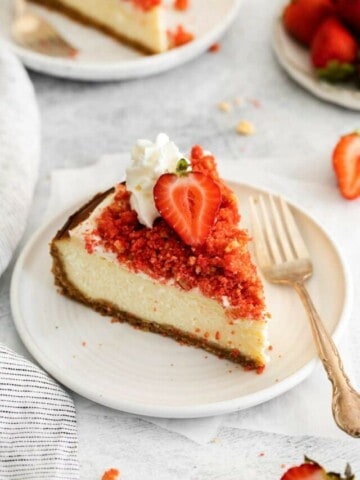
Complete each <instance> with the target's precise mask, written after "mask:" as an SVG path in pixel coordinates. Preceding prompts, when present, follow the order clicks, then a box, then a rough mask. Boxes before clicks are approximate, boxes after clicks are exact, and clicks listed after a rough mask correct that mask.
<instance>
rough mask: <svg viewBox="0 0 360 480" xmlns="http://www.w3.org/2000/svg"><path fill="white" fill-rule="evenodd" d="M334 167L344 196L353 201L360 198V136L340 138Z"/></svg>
mask: <svg viewBox="0 0 360 480" xmlns="http://www.w3.org/2000/svg"><path fill="white" fill-rule="evenodd" d="M333 166H334V170H335V174H336V177H337V179H338V182H339V188H340V191H341V193H342V195H343V196H344V197H345V198H347V199H349V200H352V199H354V198H357V197H359V196H360V134H359V133H357V132H354V133H350V134H348V135H344V136H343V137H341V138H340V140H339V142H338V143H337V145H336V147H335V150H334V152H333Z"/></svg>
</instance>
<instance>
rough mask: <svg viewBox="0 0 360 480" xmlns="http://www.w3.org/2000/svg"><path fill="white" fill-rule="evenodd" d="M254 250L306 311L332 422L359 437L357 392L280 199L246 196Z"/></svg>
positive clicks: (266, 272)
mask: <svg viewBox="0 0 360 480" xmlns="http://www.w3.org/2000/svg"><path fill="white" fill-rule="evenodd" d="M250 208H251V220H252V227H253V234H254V240H255V252H256V257H257V260H258V263H259V266H260V268H261V270H262V272H263V273H264V276H265V278H266V279H267V280H268V281H269V282H272V283H278V284H285V285H290V286H292V287H294V288H295V290H296V291H297V293H298V294H299V296H300V298H301V301H302V303H303V305H304V307H305V310H306V312H307V314H308V317H309V320H310V324H311V330H312V333H313V337H314V341H315V344H316V348H317V351H318V355H319V357H320V360H321V361H322V363H323V366H324V368H325V370H326V373H327V376H328V378H329V380H330V382H331V383H332V386H333V397H332V411H333V416H334V419H335V422H336V423H337V425H338V426H339V427H340V428H341V429H342V430H343V431H344V432H346V433H348V434H349V435H351V436H353V437H360V395H359V394H358V393H357V392H356V391H355V389H354V388H353V387H352V386H351V384H350V380H349V378H348V377H347V375H346V374H345V372H344V367H343V364H342V361H341V358H340V355H339V352H338V350H337V348H336V346H335V344H334V342H333V341H332V339H331V337H330V335H329V334H328V332H327V331H326V328H325V326H324V324H323V322H322V321H321V319H320V316H319V314H318V313H317V311H316V309H315V306H314V304H313V302H312V300H311V298H310V295H309V292H308V291H307V289H306V287H305V280H306V279H308V278H309V277H310V276H311V275H312V273H313V267H312V263H311V259H310V254H309V252H308V250H307V248H306V246H305V243H304V241H303V239H302V237H301V234H300V232H299V230H298V227H297V225H296V223H295V220H294V217H293V215H292V213H291V211H290V208H289V206H288V205H287V204H286V202H285V201H284V199H282V198H281V197H280V198H276V197H274V196H272V195H269V199H268V202H267V204H266V202H265V200H264V197H263V196H259V197H258V198H255V197H250Z"/></svg>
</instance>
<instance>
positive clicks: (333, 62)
mask: <svg viewBox="0 0 360 480" xmlns="http://www.w3.org/2000/svg"><path fill="white" fill-rule="evenodd" d="M357 54H358V45H357V42H356V40H355V38H354V37H353V36H352V34H351V33H350V32H349V31H348V30H347V29H346V28H345V27H344V26H343V25H342V24H341V23H340V22H339V20H338V19H337V18H335V17H331V18H328V19H326V20H325V21H324V22H323V23H322V24H321V25H320V27H319V29H318V31H317V32H316V35H315V37H314V40H313V42H312V44H311V61H312V64H313V65H314V67H315V68H316V69H317V70H316V72H317V74H318V76H319V77H320V78H323V79H324V80H328V81H330V82H341V81H343V80H347V79H348V78H350V77H351V76H352V75H354V73H355V63H356V60H357Z"/></svg>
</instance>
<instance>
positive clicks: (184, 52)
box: [0, 0, 242, 81]
mask: <svg viewBox="0 0 360 480" xmlns="http://www.w3.org/2000/svg"><path fill="white" fill-rule="evenodd" d="M241 1H242V0H192V4H191V8H190V9H189V10H188V11H186V12H175V11H174V10H173V9H171V8H169V9H168V13H167V15H168V23H169V26H170V28H171V27H174V26H176V25H178V24H179V23H182V24H184V25H185V26H186V28H187V29H189V30H190V31H191V32H193V33H194V34H195V36H196V39H195V40H194V41H193V42H190V43H189V44H187V45H184V46H183V47H181V48H176V49H174V50H171V51H169V52H166V53H162V54H159V55H149V56H145V55H143V54H141V53H138V52H137V51H136V50H134V49H132V48H129V47H126V46H124V45H121V44H120V43H119V42H117V41H115V40H112V39H111V38H109V37H107V36H106V35H104V34H102V33H99V32H97V31H96V30H93V29H91V28H87V27H83V26H81V25H79V24H77V23H76V22H73V21H72V20H69V19H67V18H66V17H64V16H63V15H60V14H57V13H54V12H51V11H50V10H47V9H46V8H42V7H38V6H35V5H34V6H33V5H31V8H32V9H33V10H34V11H36V12H38V13H40V14H41V15H42V16H43V17H44V18H47V19H48V20H49V21H50V22H51V23H52V24H53V25H54V26H55V27H56V28H57V29H58V30H59V31H60V32H61V33H63V34H64V36H65V38H67V39H68V40H69V41H70V42H71V43H73V45H74V46H76V47H77V48H78V49H79V50H80V54H79V55H78V57H77V58H76V59H60V58H53V57H48V56H46V55H40V54H37V53H34V52H31V51H30V50H26V49H24V48H21V47H19V46H17V45H16V44H14V43H13V42H12V40H11V35H10V25H11V18H12V8H11V6H12V3H11V0H1V5H0V37H1V36H2V37H4V38H5V39H7V40H8V41H9V42H10V43H11V45H12V47H13V49H14V50H15V52H16V53H17V54H18V56H19V57H20V58H21V60H22V61H23V62H24V64H25V65H26V66H27V67H29V68H32V69H33V70H37V71H39V72H43V73H48V74H50V75H55V76H58V77H65V78H73V79H78V80H90V81H102V80H121V79H128V78H138V77H145V76H148V75H153V74H155V73H160V72H163V71H165V70H169V69H171V68H173V67H177V66H179V65H181V64H183V63H185V62H187V61H188V60H191V59H193V58H195V57H196V56H198V55H200V54H201V53H203V52H204V51H205V50H207V49H208V48H209V47H210V46H211V45H212V44H213V43H214V42H216V41H217V40H218V39H219V38H220V36H221V35H222V34H223V33H224V32H225V30H226V29H227V28H228V27H229V26H230V24H231V23H232V21H233V20H234V19H235V17H236V14H237V12H238V9H239V6H240V4H241ZM165 3H167V4H169V5H172V3H173V1H172V0H171V1H170V0H165ZM204 12H205V13H204Z"/></svg>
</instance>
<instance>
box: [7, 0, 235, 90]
mask: <svg viewBox="0 0 360 480" xmlns="http://www.w3.org/2000/svg"><path fill="white" fill-rule="evenodd" d="M231 1H232V6H231V7H230V9H229V11H228V12H227V14H226V15H225V16H224V17H223V19H222V21H221V22H219V23H217V24H215V26H214V27H213V28H212V29H211V30H209V31H207V32H206V33H205V34H204V35H202V36H201V37H199V38H195V39H194V40H193V41H192V42H190V43H188V44H186V45H183V46H182V47H181V48H177V49H173V50H170V51H167V52H164V53H161V54H156V55H148V56H144V57H140V58H138V59H134V60H124V61H120V62H86V63H85V62H84V63H76V62H73V61H72V60H69V59H61V58H54V57H48V56H46V55H42V54H40V53H36V52H32V51H30V50H27V49H24V48H22V47H20V46H18V45H16V43H15V42H13V40H12V39H11V37H9V36H8V35H4V36H3V39H4V40H5V41H6V42H7V43H8V45H9V46H10V47H11V49H12V50H13V51H14V52H15V54H16V55H17V56H18V57H19V58H20V59H21V61H22V62H23V63H24V65H26V66H27V67H28V68H30V69H32V70H34V71H37V72H41V73H45V74H47V75H50V76H55V77H60V78H68V79H73V80H83V81H92V82H102V81H114V80H127V79H133V78H141V77H147V76H150V75H156V74H158V73H162V72H165V71H168V70H171V69H172V68H175V67H178V66H180V65H183V64H184V63H186V62H188V61H190V60H193V59H194V58H195V57H197V56H199V55H201V54H202V53H203V52H205V50H206V49H208V48H209V46H211V45H212V44H213V43H215V42H216V41H217V40H219V38H220V37H222V35H224V34H225V32H226V31H227V30H228V28H229V27H230V26H231V24H232V23H233V22H234V21H235V19H236V17H237V15H238V13H239V10H240V7H241V5H242V3H243V2H244V0H231Z"/></svg>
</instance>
